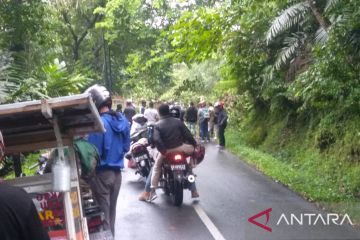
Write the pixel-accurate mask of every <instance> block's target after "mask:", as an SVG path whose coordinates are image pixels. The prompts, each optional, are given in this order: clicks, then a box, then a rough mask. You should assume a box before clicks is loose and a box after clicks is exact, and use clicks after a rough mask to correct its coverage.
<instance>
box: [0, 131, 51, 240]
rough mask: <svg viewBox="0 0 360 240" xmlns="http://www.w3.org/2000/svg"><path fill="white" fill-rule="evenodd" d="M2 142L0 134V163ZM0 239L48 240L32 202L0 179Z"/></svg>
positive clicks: (3, 146)
mask: <svg viewBox="0 0 360 240" xmlns="http://www.w3.org/2000/svg"><path fill="white" fill-rule="evenodd" d="M4 148H5V145H4V140H3V137H2V134H1V132H0V162H1V161H2V159H3V157H4ZM0 238H1V239H2V240H33V239H36V240H49V239H50V238H49V235H48V234H47V232H46V231H45V229H44V228H43V226H42V224H41V221H40V218H39V215H38V212H37V210H36V207H35V205H34V202H33V201H32V199H31V198H30V196H29V195H28V194H27V193H26V192H25V190H23V189H22V188H19V187H14V186H11V185H8V184H6V183H4V182H2V180H1V179H0Z"/></svg>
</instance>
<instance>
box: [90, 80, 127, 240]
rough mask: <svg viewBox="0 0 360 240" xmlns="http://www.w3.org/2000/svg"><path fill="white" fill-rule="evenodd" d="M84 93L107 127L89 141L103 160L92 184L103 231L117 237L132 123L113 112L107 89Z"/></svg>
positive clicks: (93, 88)
mask: <svg viewBox="0 0 360 240" xmlns="http://www.w3.org/2000/svg"><path fill="white" fill-rule="evenodd" d="M85 92H86V93H90V94H91V96H92V99H93V101H94V103H95V105H96V107H97V109H98V111H99V113H100V116H101V120H102V122H103V124H104V127H105V132H104V133H92V134H90V135H89V138H88V141H89V142H90V143H92V144H93V145H95V146H96V148H97V150H98V153H99V156H100V162H99V164H98V166H97V167H96V174H95V176H94V177H92V178H91V179H90V181H89V183H90V187H91V190H92V192H93V193H94V196H95V199H96V200H97V202H98V204H99V206H100V208H101V210H102V211H103V212H104V215H105V219H104V228H105V230H108V229H111V232H112V234H113V235H114V224H115V217H116V203H117V198H118V195H119V191H120V186H121V169H122V168H124V155H125V153H126V152H128V151H129V148H130V128H129V122H128V121H127V119H126V118H125V117H124V116H123V115H122V114H121V113H118V112H115V111H113V110H111V105H112V99H111V96H110V92H109V91H108V90H107V89H106V88H105V87H103V86H99V85H94V86H92V87H90V88H88V89H87V90H86V91H85Z"/></svg>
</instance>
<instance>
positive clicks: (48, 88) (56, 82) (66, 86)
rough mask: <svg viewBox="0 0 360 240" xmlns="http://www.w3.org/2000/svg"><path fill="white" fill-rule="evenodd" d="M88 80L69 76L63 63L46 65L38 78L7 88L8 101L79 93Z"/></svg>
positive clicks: (79, 76) (74, 75) (22, 80)
mask: <svg viewBox="0 0 360 240" xmlns="http://www.w3.org/2000/svg"><path fill="white" fill-rule="evenodd" d="M88 81H89V79H88V78H86V77H84V76H83V75H81V74H74V73H73V74H69V73H68V71H67V69H66V65H65V62H61V63H59V61H58V59H55V61H54V63H50V64H47V65H45V66H44V67H43V71H42V72H40V73H39V75H38V76H35V77H29V78H26V79H21V81H20V82H18V85H14V84H11V85H9V86H8V87H7V89H8V93H9V96H8V98H9V100H8V101H11V102H13V101H15V102H17V101H25V100H34V99H41V98H49V97H58V96H64V95H65V96H66V95H69V94H75V93H80V90H81V89H83V88H84V87H85V85H86V83H87V82H88Z"/></svg>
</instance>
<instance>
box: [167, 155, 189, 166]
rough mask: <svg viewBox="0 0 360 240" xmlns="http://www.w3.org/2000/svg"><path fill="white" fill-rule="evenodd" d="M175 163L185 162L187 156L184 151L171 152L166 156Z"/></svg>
mask: <svg viewBox="0 0 360 240" xmlns="http://www.w3.org/2000/svg"><path fill="white" fill-rule="evenodd" d="M166 158H167V159H168V160H169V161H170V162H172V163H173V164H179V163H185V162H186V157H185V155H184V154H183V153H170V154H168V155H167V157H166Z"/></svg>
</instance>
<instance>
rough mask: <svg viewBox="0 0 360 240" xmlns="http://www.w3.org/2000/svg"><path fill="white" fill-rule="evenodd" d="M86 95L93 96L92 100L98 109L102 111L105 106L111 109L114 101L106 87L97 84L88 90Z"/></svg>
mask: <svg viewBox="0 0 360 240" xmlns="http://www.w3.org/2000/svg"><path fill="white" fill-rule="evenodd" d="M85 93H89V94H91V97H92V100H93V101H94V103H95V106H96V108H97V109H100V108H102V107H104V106H107V107H109V108H111V105H112V99H111V95H110V92H109V91H108V90H107V89H106V88H105V87H104V86H100V85H98V84H95V85H93V86H91V87H89V88H88V89H86V91H85Z"/></svg>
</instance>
